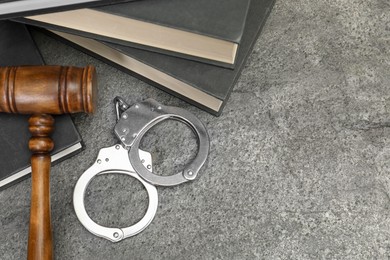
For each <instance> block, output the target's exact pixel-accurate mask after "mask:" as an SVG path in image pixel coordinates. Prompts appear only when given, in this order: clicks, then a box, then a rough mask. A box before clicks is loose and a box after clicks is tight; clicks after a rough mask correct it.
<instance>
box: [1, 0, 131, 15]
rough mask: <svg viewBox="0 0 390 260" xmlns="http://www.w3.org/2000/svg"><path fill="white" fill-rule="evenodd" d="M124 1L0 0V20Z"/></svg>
mask: <svg viewBox="0 0 390 260" xmlns="http://www.w3.org/2000/svg"><path fill="white" fill-rule="evenodd" d="M123 1H126V0H67V1H64V0H0V19H10V18H15V17H21V16H26V15H37V14H43V13H48V12H55V11H57V12H58V11H65V10H70V9H76V8H81V7H84V8H85V7H92V6H99V5H109V4H112V3H119V2H123Z"/></svg>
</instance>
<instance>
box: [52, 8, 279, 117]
mask: <svg viewBox="0 0 390 260" xmlns="http://www.w3.org/2000/svg"><path fill="white" fill-rule="evenodd" d="M273 4H274V0H252V1H251V6H250V9H249V10H250V11H249V13H248V17H247V21H246V27H245V32H244V34H243V37H242V40H241V47H240V50H239V51H238V54H237V65H236V67H235V68H234V69H233V70H232V69H228V68H223V67H217V66H213V65H210V64H205V63H200V62H196V61H190V60H186V59H181V58H177V57H172V56H167V55H163V54H158V53H153V52H149V51H144V50H140V49H136V48H131V47H125V46H121V45H117V44H112V43H107V42H103V41H96V40H93V39H89V38H84V37H81V36H78V35H73V34H67V33H63V32H52V34H53V35H55V37H56V38H58V39H60V40H62V41H65V42H66V43H68V44H70V45H72V46H74V47H75V48H78V49H80V50H81V51H83V52H86V53H87V54H90V55H92V56H95V57H97V58H99V59H101V60H103V61H105V62H107V63H109V64H111V65H113V66H116V67H117V68H119V69H121V70H123V71H125V72H128V73H130V74H131V75H134V76H136V77H138V78H140V79H141V80H144V81H146V82H148V83H150V84H151V85H154V86H157V87H159V88H161V89H163V90H165V91H166V92H168V93H170V94H173V95H175V96H177V97H179V98H181V99H183V100H185V101H187V102H189V103H192V104H194V105H196V106H198V107H200V108H202V109H204V110H206V111H208V112H210V113H212V114H214V115H217V116H218V115H220V114H221V112H222V110H223V108H224V106H225V104H226V102H227V100H228V98H229V96H230V93H231V91H232V89H233V87H234V85H235V83H236V81H237V79H238V78H239V75H240V73H241V70H242V68H243V67H244V64H245V61H246V59H247V57H248V55H249V54H250V53H251V50H252V48H253V45H254V43H255V42H256V39H257V37H258V35H259V34H260V32H261V29H262V27H263V25H264V23H265V21H266V19H267V17H268V15H269V13H270V11H271V9H272V7H273Z"/></svg>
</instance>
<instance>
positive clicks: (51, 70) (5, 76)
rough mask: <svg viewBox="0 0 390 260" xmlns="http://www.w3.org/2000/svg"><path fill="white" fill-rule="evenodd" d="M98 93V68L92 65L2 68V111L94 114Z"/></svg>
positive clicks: (0, 78)
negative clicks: (80, 66) (78, 66)
mask: <svg viewBox="0 0 390 260" xmlns="http://www.w3.org/2000/svg"><path fill="white" fill-rule="evenodd" d="M96 92H97V81H96V71H95V68H94V67H92V66H87V67H85V68H77V67H63V66H20V67H0V112H5V113H15V114H64V113H77V112H86V113H93V112H94V110H95V106H96V99H97V93H96Z"/></svg>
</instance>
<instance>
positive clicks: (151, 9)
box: [0, 0, 275, 188]
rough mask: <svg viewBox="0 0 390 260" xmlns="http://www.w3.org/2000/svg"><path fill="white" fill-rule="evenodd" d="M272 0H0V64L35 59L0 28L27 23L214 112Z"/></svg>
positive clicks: (217, 112)
mask: <svg viewBox="0 0 390 260" xmlns="http://www.w3.org/2000/svg"><path fill="white" fill-rule="evenodd" d="M274 1H275V0H212V1H210V0H196V1H194V0H138V1H131V0H108V1H106V0H68V1H62V0H0V34H1V35H2V37H0V45H2V46H5V45H6V44H8V45H9V46H11V45H12V42H13V43H14V44H13V45H14V46H13V47H12V48H13V50H9V51H8V50H7V48H9V46H8V47H7V46H5V47H3V51H2V52H0V66H8V65H21V64H36V63H38V64H39V63H42V60H41V59H40V58H34V57H32V58H31V59H33V60H28V59H27V58H26V57H30V56H31V55H27V54H28V53H30V54H31V53H33V52H31V50H28V49H27V47H26V46H25V45H26V42H27V41H26V39H24V40H21V39H17V36H16V33H8V34H7V33H6V31H7V30H8V32H9V31H10V30H11V31H12V30H13V29H12V28H18V30H20V31H23V30H25V29H23V28H22V27H25V25H28V26H34V27H35V28H41V29H43V30H45V32H47V33H49V34H50V35H51V36H53V37H55V38H57V39H60V40H61V41H63V42H65V43H67V44H70V45H72V46H74V47H75V48H77V49H79V50H81V51H83V52H86V53H88V54H90V55H92V56H94V57H96V58H98V59H101V60H103V61H105V62H107V63H109V64H111V65H113V66H115V67H117V68H119V69H121V70H123V71H125V72H128V73H130V74H131V75H134V76H136V77H138V78H140V79H142V80H144V81H146V82H148V83H150V84H151V85H153V86H156V87H158V88H160V89H163V90H164V91H166V92H168V93H170V94H172V95H175V96H177V97H179V98H181V99H183V100H185V101H187V102H189V103H191V104H193V105H195V106H198V107H199V108H202V109H204V110H206V111H208V112H210V113H212V114H214V115H217V116H218V115H220V114H221V112H222V110H223V108H224V106H225V104H226V102H227V100H228V98H229V96H230V93H231V91H232V89H233V87H234V85H235V83H236V81H237V79H238V77H239V75H240V72H241V70H242V68H243V67H244V64H245V61H246V59H247V57H248V55H249V54H250V52H251V49H252V47H253V45H254V43H255V42H256V39H257V37H258V35H259V34H260V32H261V29H262V27H263V25H264V23H265V21H266V19H267V17H268V15H269V13H270V11H271V9H272V7H273V4H274ZM15 30H16V29H15ZM25 33H26V32H25ZM4 36H6V37H8V38H7V39H6V37H4ZM12 37H15V39H13V40H12V39H11V38H12ZM28 37H29V36H25V38H28ZM22 41H23V42H24V44H20V46H19V47H18V48H20V49H19V50H15V48H16V47H17V46H16V45H15V42H20V43H21V42H22ZM30 45H31V46H33V43H32V39H30ZM31 46H30V49H31V48H32V47H31ZM5 56H7V57H9V58H8V59H5V58H4V57H5ZM16 56H18V57H17V58H15V57H16ZM36 56H37V55H36ZM38 56H39V55H38ZM12 57H13V58H12ZM7 60H11V61H12V62H8V63H7ZM3 118H5V116H4V115H1V116H0V121H1V120H3ZM4 120H7V119H4ZM0 124H1V125H4V124H3V123H0ZM1 127H3V126H1ZM0 138H1V135H0ZM0 148H1V147H0ZM0 150H3V151H4V149H0ZM1 167H2V165H1V162H0V168H1ZM1 178H2V176H1V174H0V188H1V186H2V185H1ZM3 179H4V176H3Z"/></svg>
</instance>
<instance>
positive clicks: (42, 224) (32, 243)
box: [0, 66, 97, 260]
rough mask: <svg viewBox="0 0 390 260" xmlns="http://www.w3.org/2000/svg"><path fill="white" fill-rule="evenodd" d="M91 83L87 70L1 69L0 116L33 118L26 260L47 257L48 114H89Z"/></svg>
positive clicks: (92, 100) (92, 73)
mask: <svg viewBox="0 0 390 260" xmlns="http://www.w3.org/2000/svg"><path fill="white" fill-rule="evenodd" d="M96 85H97V84H96V72H95V69H94V67H92V66H87V67H85V68H76V67H63V66H21V67H0V112H5V113H15V114H32V116H31V117H30V119H29V130H30V132H31V134H32V137H31V139H30V141H29V148H30V150H31V151H32V156H31V168H32V173H31V178H32V189H31V209H30V230H29V239H28V259H29V260H46V259H52V251H53V245H52V231H51V215H50V163H51V159H50V151H52V149H53V147H54V143H53V140H52V139H51V138H50V137H49V135H50V134H51V133H52V132H53V130H54V119H53V117H52V116H51V114H56V115H58V114H64V113H77V112H87V113H92V112H94V110H95V104H96V98H97V94H96V89H97V87H96Z"/></svg>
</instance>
